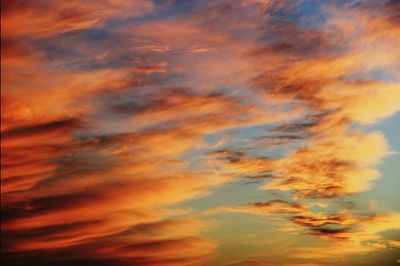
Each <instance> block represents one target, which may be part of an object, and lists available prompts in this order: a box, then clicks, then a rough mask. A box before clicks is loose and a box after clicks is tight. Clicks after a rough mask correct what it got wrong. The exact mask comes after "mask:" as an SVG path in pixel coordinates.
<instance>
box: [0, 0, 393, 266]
mask: <svg viewBox="0 0 400 266" xmlns="http://www.w3.org/2000/svg"><path fill="white" fill-rule="evenodd" d="M391 7H393V6H386V5H382V6H379V8H382V9H377V10H378V11H376V13H374V12H371V9H369V8H368V7H365V6H363V5H361V6H359V7H357V6H355V7H354V6H353V7H351V6H349V7H348V8H347V9H346V12H342V10H341V9H338V8H337V7H334V6H327V7H324V8H325V11H326V12H327V20H326V22H324V23H323V24H322V25H320V26H321V27H312V28H309V27H307V26H306V25H305V26H301V27H300V26H298V25H297V22H295V21H293V22H289V21H285V20H286V19H285V18H287V17H285V16H287V14H288V13H289V14H291V15H294V14H292V13H291V12H293V11H294V10H296V5H294V4H287V3H286V4H285V3H284V2H280V1H278V2H276V3H275V2H273V1H237V2H236V1H235V2H232V3H231V2H226V1H208V2H201V3H196V4H194V3H191V2H189V3H188V4H182V3H180V2H179V1H177V2H176V1H167V2H165V3H164V2H163V3H161V2H157V1H147V0H143V1H142V0H141V1H133V2H132V1H107V0H104V1H87V2H84V3H82V2H81V1H69V2H68V3H66V2H64V1H35V2H29V1H4V3H2V48H3V47H4V49H2V81H1V85H2V88H4V90H2V93H1V94H2V95H1V102H2V114H1V120H2V125H1V136H2V140H1V146H2V158H1V165H2V191H1V193H2V249H3V251H4V257H5V261H6V263H8V264H10V265H12V264H24V265H71V264H73V265H92V264H98V265H127V264H133V265H149V266H150V265H152V266H154V265H163V266H165V265H171V266H173V265H188V266H189V265H205V264H207V263H213V262H209V261H210V260H212V259H213V256H215V254H216V249H217V244H216V243H214V242H213V241H211V240H209V239H207V238H206V237H205V236H204V235H203V234H202V232H203V230H205V229H206V228H207V224H206V223H205V222H202V221H201V220H200V219H199V218H198V217H195V214H194V213H192V211H191V210H187V209H184V208H182V207H179V205H178V204H180V203H182V202H184V201H187V200H190V199H195V198H199V197H202V196H205V195H208V194H209V193H211V191H212V190H213V189H214V188H216V187H218V186H222V185H224V184H226V183H227V182H230V181H233V180H234V181H236V180H238V179H240V178H242V177H251V178H260V177H263V178H271V181H270V182H269V183H266V184H263V185H262V189H266V190H272V189H273V190H280V191H287V192H289V193H292V194H293V195H294V197H293V200H290V201H283V200H270V201H262V200H259V201H258V202H255V203H250V204H248V205H245V206H236V207H222V208H217V209H215V210H211V211H209V212H206V214H216V213H222V212H239V213H250V214H258V215H264V216H270V215H278V216H279V217H284V218H285V219H288V220H289V221H290V222H291V223H292V224H293V225H295V226H298V228H300V229H303V230H304V231H305V232H306V233H307V234H311V235H316V236H319V237H322V238H323V239H325V240H327V241H335V243H339V244H338V245H339V246H338V247H337V248H335V249H332V250H321V249H320V248H317V247H311V248H310V250H313V252H314V253H310V252H308V251H309V250H307V248H304V249H301V248H300V249H299V252H298V253H293V254H292V256H293V257H296V256H297V257H302V256H303V257H307V256H316V257H317V258H321V257H322V258H324V257H326V256H332V255H335V254H339V253H340V252H345V250H344V244H342V243H343V242H346V241H347V242H348V243H350V244H349V245H350V246H349V252H364V251H365V252H370V251H373V250H380V249H381V248H382V247H384V248H386V247H395V246H396V245H397V244H396V243H395V242H393V241H392V242H387V241H385V240H384V239H383V238H382V237H381V236H380V233H381V232H384V231H385V230H389V229H393V228H397V225H396V224H398V215H397V214H392V213H389V214H381V215H371V216H358V215H355V214H352V213H348V212H338V213H334V212H333V213H316V212H314V211H312V208H313V207H315V206H317V203H315V204H314V205H312V204H311V203H309V202H306V201H305V200H306V199H307V200H310V199H321V198H324V199H329V198H334V197H341V196H347V195H352V194H355V193H359V192H363V191H366V190H368V189H370V188H371V186H372V181H373V180H375V179H377V178H378V177H379V172H378V170H376V169H375V168H376V167H377V165H378V164H379V163H380V161H381V160H382V159H383V158H384V157H385V156H386V155H388V154H390V148H389V146H388V144H387V142H388V141H387V140H386V138H385V137H384V136H383V135H382V134H381V133H379V132H370V133H365V132H363V131H362V130H358V129H354V128H355V127H354V125H358V124H368V123H375V122H377V121H380V120H381V119H384V118H386V117H389V116H391V115H393V114H394V113H396V112H398V111H399V106H400V103H399V101H398V99H400V95H399V86H398V85H399V84H398V79H397V78H396V74H397V73H398V66H397V62H398V61H399V60H398V59H400V54H399V52H398V51H397V50H396V48H397V42H398V40H399V31H398V21H397V18H396V15H395V14H393V12H392V11H391V12H389V11H390V8H391ZM183 10H184V11H185V14H183V13H182V12H183ZM379 10H380V11H379ZM384 14H385V15H384ZM354 18H357V21H358V24H357V27H355V25H354ZM3 44H4V45H3ZM381 72H384V73H383V74H380V73H381ZM371 73H372V74H371ZM364 75H366V76H368V77H367V78H365V77H364ZM380 75H383V76H384V77H385V78H380V77H379V76H380ZM386 77H389V78H386ZM259 126H263V127H264V128H266V129H265V131H267V132H266V133H265V132H263V134H264V136H256V137H254V138H253V137H252V134H250V133H252V132H253V131H256V129H254V128H255V127H259ZM267 126H268V127H267ZM240 130H242V131H243V130H244V131H245V133H244V134H242V135H246V136H244V137H243V138H246V143H247V144H248V146H251V147H250V148H249V147H248V146H246V147H241V142H236V141H235V139H234V138H231V137H232V135H234V134H236V133H235V131H240ZM263 130H264V129H263ZM247 133H249V134H247ZM263 134H260V135H263ZM215 136H217V137H218V139H219V140H221V139H222V140H221V141H220V142H219V143H218V145H217V144H216V145H213V144H212V143H210V142H212V141H209V138H212V137H215ZM224 137H225V139H223V138H224ZM252 145H253V146H252ZM283 146H284V147H285V148H282V147H283ZM271 147H273V148H274V149H277V150H279V152H276V153H271V154H269V153H268V152H269V151H270V148H271ZM287 148H288V149H287ZM216 149H218V150H216ZM261 149H263V151H262V152H260V150H261ZM266 150H267V152H266ZM275 151H276V150H275ZM202 218H204V216H202ZM365 243H367V244H365ZM364 244H365V245H364ZM313 248H314V249H313ZM324 249H325V247H324ZM307 252H308V253H307ZM235 263H238V264H240V263H241V264H248V265H275V264H274V263H275V262H270V261H265V260H257V259H254V260H252V259H248V260H239V261H235V262H233V264H232V265H234V264H235ZM284 263H285V262H282V263H280V264H278V265H285V264H284ZM312 263H313V262H310V263H308V262H305V263H303V264H304V265H308V264H309V265H312ZM292 264H293V263H292ZM297 264H298V265H302V262H299V263H297ZM228 265H229V264H228ZM288 265H290V264H288ZM293 265H296V264H295V263H294V264H293Z"/></svg>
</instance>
